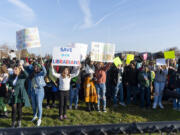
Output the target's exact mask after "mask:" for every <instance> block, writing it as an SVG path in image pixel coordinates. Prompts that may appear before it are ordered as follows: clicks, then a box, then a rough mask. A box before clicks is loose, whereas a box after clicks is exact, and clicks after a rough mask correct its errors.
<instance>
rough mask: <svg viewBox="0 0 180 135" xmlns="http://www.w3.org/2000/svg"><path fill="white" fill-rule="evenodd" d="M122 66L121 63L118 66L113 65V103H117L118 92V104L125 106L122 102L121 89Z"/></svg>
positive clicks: (122, 94) (122, 93) (122, 91)
mask: <svg viewBox="0 0 180 135" xmlns="http://www.w3.org/2000/svg"><path fill="white" fill-rule="evenodd" d="M123 72H124V68H123V66H122V65H118V67H115V71H114V79H115V89H114V98H113V101H114V105H116V104H117V97H118V93H120V97H119V101H118V102H119V104H120V105H122V106H124V107H125V106H126V104H125V103H124V90H123V83H122V76H123Z"/></svg>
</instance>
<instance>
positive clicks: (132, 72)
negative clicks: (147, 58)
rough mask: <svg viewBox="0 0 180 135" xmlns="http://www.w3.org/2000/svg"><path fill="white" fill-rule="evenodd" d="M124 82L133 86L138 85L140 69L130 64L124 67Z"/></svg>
mask: <svg viewBox="0 0 180 135" xmlns="http://www.w3.org/2000/svg"><path fill="white" fill-rule="evenodd" d="M123 82H124V83H125V84H126V83H128V85H131V86H137V84H138V70H137V69H132V68H131V67H130V66H126V67H125V68H124V74H123Z"/></svg>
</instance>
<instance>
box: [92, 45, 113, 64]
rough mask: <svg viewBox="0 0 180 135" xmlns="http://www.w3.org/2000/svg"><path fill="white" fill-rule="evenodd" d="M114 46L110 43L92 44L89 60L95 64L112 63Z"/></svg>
mask: <svg viewBox="0 0 180 135" xmlns="http://www.w3.org/2000/svg"><path fill="white" fill-rule="evenodd" d="M114 52H115V45H114V44H111V43H100V42H92V44H91V60H92V61H97V62H113V59H114Z"/></svg>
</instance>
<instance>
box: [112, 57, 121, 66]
mask: <svg viewBox="0 0 180 135" xmlns="http://www.w3.org/2000/svg"><path fill="white" fill-rule="evenodd" d="M113 61H114V64H115V66H116V67H118V66H119V65H121V64H122V61H121V59H120V58H119V57H116V58H115V59H114V60H113Z"/></svg>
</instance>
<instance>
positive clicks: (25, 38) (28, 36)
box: [16, 28, 41, 50]
mask: <svg viewBox="0 0 180 135" xmlns="http://www.w3.org/2000/svg"><path fill="white" fill-rule="evenodd" d="M35 47H41V44H40V38H39V31H38V28H26V29H23V30H20V31H17V32H16V48H17V49H18V50H21V49H26V48H35Z"/></svg>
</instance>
